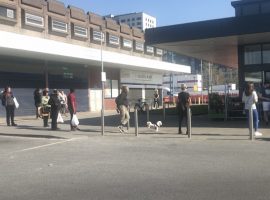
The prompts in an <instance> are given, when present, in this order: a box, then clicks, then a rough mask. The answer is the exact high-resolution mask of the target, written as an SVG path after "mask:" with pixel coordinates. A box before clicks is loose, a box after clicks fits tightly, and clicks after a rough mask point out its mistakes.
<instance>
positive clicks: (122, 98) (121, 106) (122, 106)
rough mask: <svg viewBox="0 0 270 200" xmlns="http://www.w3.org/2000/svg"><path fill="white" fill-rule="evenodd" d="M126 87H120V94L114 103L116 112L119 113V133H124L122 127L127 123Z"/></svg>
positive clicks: (127, 103)
mask: <svg viewBox="0 0 270 200" xmlns="http://www.w3.org/2000/svg"><path fill="white" fill-rule="evenodd" d="M128 91H129V89H128V87H127V86H122V87H121V94H119V95H118V97H117V98H116V99H115V103H116V105H117V112H120V118H121V124H120V125H119V126H118V128H119V130H120V132H121V133H124V132H125V131H124V126H126V124H127V123H128V121H129V118H130V116H129V101H128V97H127V95H128Z"/></svg>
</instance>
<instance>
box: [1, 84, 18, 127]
mask: <svg viewBox="0 0 270 200" xmlns="http://www.w3.org/2000/svg"><path fill="white" fill-rule="evenodd" d="M13 98H14V96H13V93H12V91H11V88H10V87H9V86H7V87H6V88H5V90H4V92H3V94H2V105H3V106H5V108H6V121H7V125H8V126H10V122H11V126H17V124H15V122H14V111H15V102H14V100H13Z"/></svg>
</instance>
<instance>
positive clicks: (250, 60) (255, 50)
mask: <svg viewBox="0 0 270 200" xmlns="http://www.w3.org/2000/svg"><path fill="white" fill-rule="evenodd" d="M244 54H245V65H254V64H261V63H262V55H261V45H251V46H245V53H244Z"/></svg>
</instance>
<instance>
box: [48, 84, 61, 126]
mask: <svg viewBox="0 0 270 200" xmlns="http://www.w3.org/2000/svg"><path fill="white" fill-rule="evenodd" d="M48 104H49V105H51V119H52V126H51V129H52V130H58V129H59V128H57V117H58V114H59V111H60V108H61V103H60V100H59V98H58V90H56V89H54V90H53V93H52V94H51V96H50V99H49V102H48Z"/></svg>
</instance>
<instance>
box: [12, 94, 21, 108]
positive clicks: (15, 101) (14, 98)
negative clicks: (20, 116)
mask: <svg viewBox="0 0 270 200" xmlns="http://www.w3.org/2000/svg"><path fill="white" fill-rule="evenodd" d="M13 101H14V104H15V108H17V109H18V108H19V106H20V104H19V103H18V101H17V99H16V97H13Z"/></svg>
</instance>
